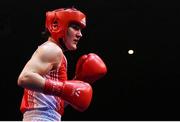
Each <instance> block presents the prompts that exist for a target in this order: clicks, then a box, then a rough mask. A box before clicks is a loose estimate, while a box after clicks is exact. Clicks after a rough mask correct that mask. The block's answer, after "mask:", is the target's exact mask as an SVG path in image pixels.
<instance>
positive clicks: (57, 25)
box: [51, 19, 60, 33]
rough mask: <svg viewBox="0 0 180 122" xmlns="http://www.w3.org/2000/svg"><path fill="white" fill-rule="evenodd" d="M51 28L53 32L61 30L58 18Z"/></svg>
mask: <svg viewBox="0 0 180 122" xmlns="http://www.w3.org/2000/svg"><path fill="white" fill-rule="evenodd" d="M51 29H52V32H53V33H58V32H59V31H60V22H59V21H58V20H57V19H56V20H54V21H53V23H52V24H51Z"/></svg>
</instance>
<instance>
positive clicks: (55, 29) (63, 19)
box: [46, 8, 86, 41]
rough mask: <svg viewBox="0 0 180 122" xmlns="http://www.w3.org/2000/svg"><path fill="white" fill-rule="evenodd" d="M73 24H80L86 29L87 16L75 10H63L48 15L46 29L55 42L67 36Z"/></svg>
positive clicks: (49, 12) (50, 12)
mask: <svg viewBox="0 0 180 122" xmlns="http://www.w3.org/2000/svg"><path fill="white" fill-rule="evenodd" d="M71 22H75V23H78V24H79V25H80V26H81V27H82V28H84V27H86V16H85V14H83V13H82V12H81V11H79V10H77V9H75V8H67V9H65V8H61V9H57V10H54V11H48V12H47V13H46V28H47V29H48V30H49V32H50V33H51V37H52V38H53V39H54V40H55V41H58V40H59V38H64V37H65V36H66V32H67V29H68V26H69V24H70V23H71Z"/></svg>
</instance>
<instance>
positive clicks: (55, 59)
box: [23, 45, 62, 75]
mask: <svg viewBox="0 0 180 122" xmlns="http://www.w3.org/2000/svg"><path fill="white" fill-rule="evenodd" d="M61 60H62V50H60V49H59V48H57V47H54V46H52V45H42V46H40V47H38V49H37V50H36V51H35V52H34V54H33V55H32V57H31V59H30V60H29V61H28V62H27V64H26V65H25V67H24V69H23V70H24V72H26V71H29V72H33V73H38V74H40V75H44V74H46V73H47V72H48V71H50V70H51V69H52V68H53V67H56V66H57V65H59V63H60V62H61Z"/></svg>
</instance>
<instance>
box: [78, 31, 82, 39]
mask: <svg viewBox="0 0 180 122" xmlns="http://www.w3.org/2000/svg"><path fill="white" fill-rule="evenodd" d="M77 37H78V38H81V37H82V33H81V30H78V32H77Z"/></svg>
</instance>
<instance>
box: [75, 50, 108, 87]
mask: <svg viewBox="0 0 180 122" xmlns="http://www.w3.org/2000/svg"><path fill="white" fill-rule="evenodd" d="M106 73H107V68H106V65H105V63H104V62H103V60H102V59H101V58H100V57H99V56H98V55H97V54H95V53H89V54H88V55H83V56H81V57H80V58H79V60H78V62H77V64H76V73H75V78H74V79H77V80H82V81H85V82H88V83H90V84H92V83H93V82H94V81H96V80H98V79H100V78H101V77H103V76H104V75H105V74H106Z"/></svg>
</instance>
